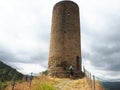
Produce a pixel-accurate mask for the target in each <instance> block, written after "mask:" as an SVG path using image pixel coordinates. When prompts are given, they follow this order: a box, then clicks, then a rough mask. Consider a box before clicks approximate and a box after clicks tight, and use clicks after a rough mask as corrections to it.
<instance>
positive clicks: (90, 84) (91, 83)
mask: <svg viewBox="0 0 120 90" xmlns="http://www.w3.org/2000/svg"><path fill="white" fill-rule="evenodd" d="M90 88H91V90H92V79H91V73H90Z"/></svg>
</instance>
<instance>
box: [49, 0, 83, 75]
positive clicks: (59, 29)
mask: <svg viewBox="0 0 120 90" xmlns="http://www.w3.org/2000/svg"><path fill="white" fill-rule="evenodd" d="M70 65H72V66H73V67H74V73H75V74H74V75H76V76H80V75H81V41H80V18H79V7H78V5H77V4H76V3H74V2H73V1H68V0H66V1H61V2H58V3H57V4H55V6H54V8H53V16H52V30H51V38H50V50H49V62H48V72H49V75H51V76H56V77H68V76H69V67H70Z"/></svg>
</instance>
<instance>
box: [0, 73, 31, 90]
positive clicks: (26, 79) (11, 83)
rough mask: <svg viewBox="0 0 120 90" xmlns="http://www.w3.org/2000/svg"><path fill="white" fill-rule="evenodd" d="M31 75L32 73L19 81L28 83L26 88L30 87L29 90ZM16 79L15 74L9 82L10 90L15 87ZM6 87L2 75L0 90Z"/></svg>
mask: <svg viewBox="0 0 120 90" xmlns="http://www.w3.org/2000/svg"><path fill="white" fill-rule="evenodd" d="M32 74H33V73H31V75H30V76H28V75H24V76H23V78H22V79H21V81H26V82H27V83H28V87H30V88H31V84H32V80H33V75H32ZM17 78H18V75H17V73H15V74H14V76H13V78H12V79H11V80H10V81H9V85H11V90H14V88H15V85H16V83H17V81H18V80H17ZM7 85H8V83H7V82H6V80H5V79H4V75H3V76H2V77H1V78H0V90H4V89H5V88H6V86H7Z"/></svg>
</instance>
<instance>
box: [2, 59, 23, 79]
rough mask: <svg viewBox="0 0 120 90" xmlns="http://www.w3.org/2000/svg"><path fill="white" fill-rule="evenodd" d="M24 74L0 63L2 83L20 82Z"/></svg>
mask: <svg viewBox="0 0 120 90" xmlns="http://www.w3.org/2000/svg"><path fill="white" fill-rule="evenodd" d="M22 77H23V74H22V73H20V72H18V71H17V70H16V69H13V68H12V67H10V66H8V65H6V64H5V63H3V62H2V61H0V81H10V80H20V79H22Z"/></svg>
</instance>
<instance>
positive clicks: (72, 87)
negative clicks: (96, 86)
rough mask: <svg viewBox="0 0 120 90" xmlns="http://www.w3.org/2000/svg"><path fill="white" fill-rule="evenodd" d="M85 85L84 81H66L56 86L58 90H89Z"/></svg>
mask: <svg viewBox="0 0 120 90" xmlns="http://www.w3.org/2000/svg"><path fill="white" fill-rule="evenodd" d="M85 84H86V83H85V80H84V79H82V80H81V79H79V80H71V79H64V81H61V82H60V83H58V84H56V85H55V87H56V88H57V90H89V87H88V86H87V85H85Z"/></svg>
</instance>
